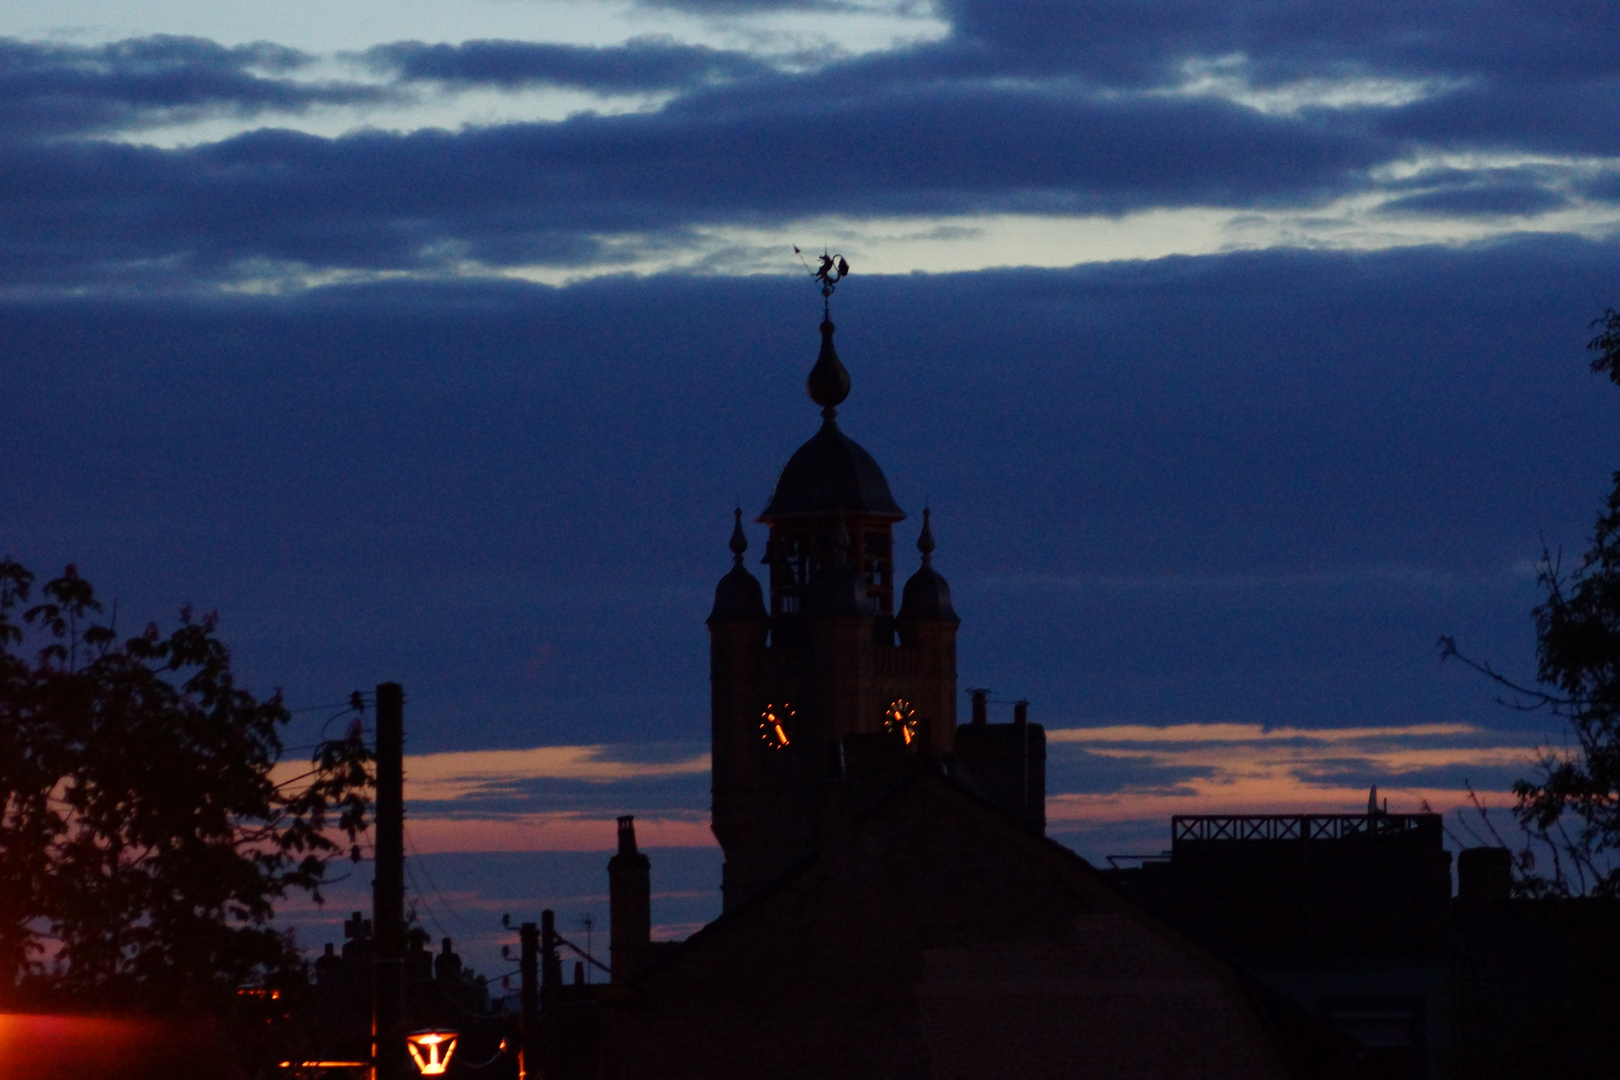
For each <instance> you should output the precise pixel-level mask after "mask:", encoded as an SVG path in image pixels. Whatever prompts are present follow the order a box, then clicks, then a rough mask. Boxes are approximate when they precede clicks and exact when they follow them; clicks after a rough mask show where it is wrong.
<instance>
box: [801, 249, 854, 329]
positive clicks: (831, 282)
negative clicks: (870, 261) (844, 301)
mask: <svg viewBox="0 0 1620 1080" xmlns="http://www.w3.org/2000/svg"><path fill="white" fill-rule="evenodd" d="M793 254H795V255H797V256H798V257H799V261H800V262H802V263H804V268H805V269H806V270H808V271H810V279H811V280H812V281H814V282H815V283H816V285H817V286H818V287H820V289H821V317H822V318H823V319H831V318H832V306H831V300H832V294H833V293H834V292H835V291H837V289H838V283H839V282H840V281H843V280H844V279H845V278H847V277H849V263H848V262H847V261H846V260H845V259H844V257H843V256H842V255H831V254H828V252H827V249H826V248H822V249H821V265H820V266H811V265H810V262H809V260H808V259H806V258H805V257H804V252H802V251H800V250H799V245H798V244H794V245H793Z"/></svg>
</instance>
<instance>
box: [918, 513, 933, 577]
mask: <svg viewBox="0 0 1620 1080" xmlns="http://www.w3.org/2000/svg"><path fill="white" fill-rule="evenodd" d="M930 513H931V511H930V510H929V509H928V507H926V506H925V507H923V527H922V532H921V533H919V534H918V535H917V550H918V551H920V552H922V564H923V565H924V566H927V565H928V564H929V563H930V562H933V560H934V530H933V527H932V526H930V525H929V524H928V515H929V514H930Z"/></svg>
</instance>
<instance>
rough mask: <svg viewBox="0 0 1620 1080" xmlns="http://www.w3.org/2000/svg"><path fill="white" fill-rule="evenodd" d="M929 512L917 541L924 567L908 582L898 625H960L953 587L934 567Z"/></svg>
mask: <svg viewBox="0 0 1620 1080" xmlns="http://www.w3.org/2000/svg"><path fill="white" fill-rule="evenodd" d="M928 515H929V510H928V508H927V507H923V527H922V534H921V535H919V536H918V537H917V550H918V551H920V552H922V566H921V567H920V568H919V569H918V570H917V572H916V573H915V574H912V575H911V578H910V580H908V581H907V582H906V588H905V591H904V592H902V593H901V594H900V614H899V615H897V616H896V617H895V621H896V622H902V623H906V622H919V621H922V620H929V621H932V622H951V623H959V622H961V621H962V620H961V619H959V618H957V615H956V608H954V607H952V606H951V587H950V585H949V584H947V583H946V581H945V578H944V576H943V575H941V574H940V573H939V571H937V570H935V569H934V567H933V565H932V564H933V561H934V530H933V528H932V527H931V526H930V525H929V523H928Z"/></svg>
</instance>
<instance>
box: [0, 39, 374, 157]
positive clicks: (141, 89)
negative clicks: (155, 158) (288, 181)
mask: <svg viewBox="0 0 1620 1080" xmlns="http://www.w3.org/2000/svg"><path fill="white" fill-rule="evenodd" d="M310 59H311V58H310V57H309V56H307V55H305V54H304V53H301V52H298V51H297V50H294V49H289V48H285V47H283V46H280V45H274V44H271V43H268V42H256V43H254V44H251V45H238V46H235V47H230V48H227V47H225V46H223V45H218V44H216V43H214V42H212V41H208V40H206V39H203V38H192V37H173V36H168V35H156V36H153V37H146V38H132V39H128V40H125V41H117V42H112V43H110V44H106V45H89V46H86V45H64V44H55V43H41V42H23V41H18V40H16V39H13V38H4V39H0V138H6V139H38V138H42V137H51V136H59V135H82V134H86V133H96V134H109V133H113V132H117V131H119V130H125V129H130V128H137V129H138V128H140V127H143V126H146V125H148V124H151V123H155V122H169V121H179V120H187V119H197V118H201V117H205V116H208V115H211V114H215V113H220V112H226V113H231V114H234V115H239V116H254V115H258V114H259V113H262V112H265V111H269V110H276V111H282V112H297V111H300V110H302V109H305V108H308V107H309V106H311V105H314V104H353V103H357V102H366V101H377V100H381V99H382V98H383V97H384V96H385V92H384V91H382V90H379V89H377V88H372V87H363V86H357V85H353V84H312V83H307V82H301V81H297V80H294V79H291V78H287V77H286V76H287V75H288V74H289V73H291V72H294V71H297V70H298V69H300V68H302V67H304V66H306V65H307V64H308V63H309V62H310Z"/></svg>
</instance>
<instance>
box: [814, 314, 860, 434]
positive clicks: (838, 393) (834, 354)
mask: <svg viewBox="0 0 1620 1080" xmlns="http://www.w3.org/2000/svg"><path fill="white" fill-rule="evenodd" d="M832 338H833V324H832V320H831V319H823V320H822V322H821V354H820V355H819V356H817V357H816V366H815V367H813V368H811V369H810V377H809V378H808V379H806V380H805V389H807V390H808V391H810V400H811V401H814V402H815V403H816V404H817V405H820V406H821V407H822V415H823V416H826V417H828V418H831V417H833V416H836V415H837V412H838V410H837V406H838V405H839V404H841V403H842V402H843V400H844V399H845V398H847V397H849V372H848V371H846V370H845V369H844V365H843V364H842V363H841V362H840V361H839V359H838V351H837V350H836V349H834V348H833V339H832Z"/></svg>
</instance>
